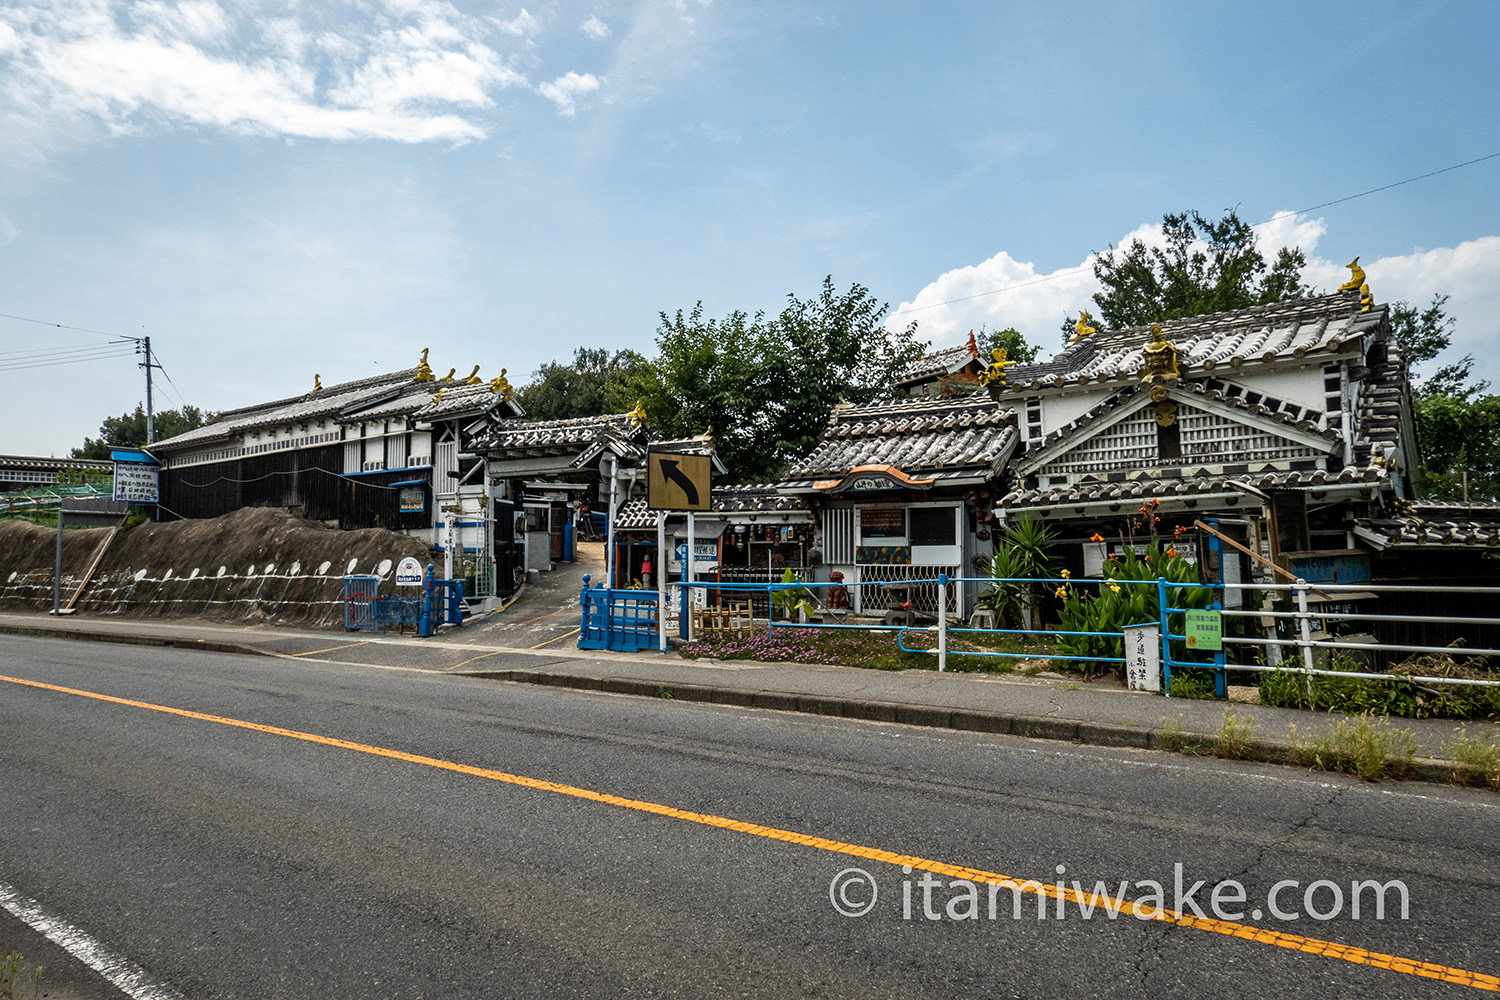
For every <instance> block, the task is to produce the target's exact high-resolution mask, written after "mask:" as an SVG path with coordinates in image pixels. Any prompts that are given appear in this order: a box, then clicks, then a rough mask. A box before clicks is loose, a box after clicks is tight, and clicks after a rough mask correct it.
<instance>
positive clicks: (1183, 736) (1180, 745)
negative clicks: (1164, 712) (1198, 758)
mask: <svg viewBox="0 0 1500 1000" xmlns="http://www.w3.org/2000/svg"><path fill="white" fill-rule="evenodd" d="M1161 746H1162V749H1163V750H1166V751H1168V752H1170V753H1198V752H1199V751H1200V750H1202V749H1203V740H1202V739H1200V738H1199V737H1197V736H1194V735H1192V734H1190V733H1184V732H1183V731H1182V716H1180V715H1179V716H1178V717H1177V718H1176V719H1165V718H1164V719H1162V720H1161Z"/></svg>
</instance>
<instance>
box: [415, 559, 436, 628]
mask: <svg viewBox="0 0 1500 1000" xmlns="http://www.w3.org/2000/svg"><path fill="white" fill-rule="evenodd" d="M432 577H433V567H432V563H428V564H427V576H426V577H425V578H424V579H423V580H422V617H421V619H420V620H418V622H417V634H418V635H419V636H421V637H422V638H424V639H425V638H427V637H428V636H430V635H432V632H433V628H432Z"/></svg>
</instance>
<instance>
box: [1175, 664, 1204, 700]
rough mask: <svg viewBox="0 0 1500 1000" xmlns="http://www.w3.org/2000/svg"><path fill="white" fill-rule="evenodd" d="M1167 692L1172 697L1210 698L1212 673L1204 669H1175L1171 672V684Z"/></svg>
mask: <svg viewBox="0 0 1500 1000" xmlns="http://www.w3.org/2000/svg"><path fill="white" fill-rule="evenodd" d="M1168 693H1169V694H1170V695H1171V696H1172V697H1173V698H1200V699H1204V698H1212V697H1213V696H1214V682H1213V675H1212V674H1210V673H1209V672H1208V671H1206V670H1190V669H1189V670H1182V669H1179V670H1175V671H1173V672H1172V685H1171V690H1170V691H1169V692H1168Z"/></svg>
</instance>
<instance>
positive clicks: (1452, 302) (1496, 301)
mask: <svg viewBox="0 0 1500 1000" xmlns="http://www.w3.org/2000/svg"><path fill="white" fill-rule="evenodd" d="M1327 229H1328V227H1327V224H1326V223H1325V222H1324V220H1323V219H1320V218H1308V217H1307V216H1299V215H1294V214H1293V213H1291V212H1279V213H1277V214H1276V215H1275V216H1274V217H1273V218H1272V219H1271V221H1269V222H1267V223H1264V224H1262V225H1260V226H1258V227H1257V230H1256V244H1257V246H1258V248H1259V249H1260V251H1261V253H1262V254H1263V255H1264V256H1265V257H1266V258H1267V260H1268V261H1269V260H1271V259H1272V258H1273V257H1274V255H1275V253H1276V251H1277V250H1279V249H1280V248H1281V247H1283V246H1292V247H1300V248H1301V249H1302V250H1303V252H1304V253H1305V254H1306V255H1307V259H1308V263H1307V267H1306V269H1305V270H1304V271H1303V278H1304V280H1306V281H1307V282H1309V283H1310V284H1312V285H1313V286H1314V287H1315V288H1318V289H1322V290H1325V291H1327V290H1331V289H1334V288H1337V287H1338V286H1339V285H1340V284H1341V283H1343V282H1344V281H1345V280H1346V279H1347V278H1348V276H1349V271H1348V269H1347V268H1346V267H1345V266H1344V264H1345V262H1343V261H1331V260H1327V259H1325V258H1322V257H1319V256H1317V255H1316V253H1315V251H1316V250H1317V246H1318V243H1319V241H1320V240H1321V239H1322V237H1323V236H1324V235H1325V234H1326V233H1327ZM1136 239H1139V240H1141V242H1143V243H1145V244H1146V245H1147V246H1160V245H1162V244H1163V242H1164V240H1163V236H1162V232H1161V226H1160V225H1159V224H1151V223H1147V224H1143V225H1141V226H1139V227H1137V228H1136V229H1134V230H1132V231H1131V232H1129V233H1127V234H1125V236H1124V237H1123V238H1121V239H1120V240H1119V241H1118V242H1117V243H1116V246H1122V247H1123V246H1128V245H1129V244H1130V243H1131V241H1133V240H1136ZM1360 265H1361V266H1362V267H1363V268H1364V270H1365V276H1366V278H1367V280H1368V281H1369V284H1370V289H1371V291H1372V293H1373V294H1374V296H1375V301H1376V302H1381V303H1390V302H1397V301H1403V300H1404V301H1407V302H1410V303H1412V304H1413V305H1417V306H1421V305H1425V304H1426V303H1427V302H1429V301H1431V299H1432V296H1433V295H1434V294H1439V295H1448V296H1450V298H1449V302H1448V307H1447V308H1448V314H1449V315H1450V316H1452V317H1455V318H1456V319H1457V321H1458V322H1457V326H1456V327H1455V329H1454V335H1453V345H1452V347H1451V348H1450V353H1449V355H1445V356H1443V357H1441V358H1439V359H1438V360H1439V363H1445V362H1447V361H1452V360H1455V359H1457V358H1458V357H1460V356H1462V355H1463V354H1466V353H1472V354H1473V355H1474V356H1475V358H1476V360H1477V362H1478V364H1477V366H1476V368H1477V370H1478V373H1479V374H1480V375H1481V376H1482V377H1484V378H1489V379H1491V380H1492V381H1494V382H1495V383H1496V384H1500V352H1496V351H1495V350H1494V345H1495V344H1496V343H1500V283H1497V282H1496V281H1495V275H1496V274H1500V236H1485V237H1481V238H1479V239H1475V240H1468V241H1465V242H1463V243H1460V244H1459V245H1458V246H1456V247H1447V248H1441V249H1436V250H1418V251H1414V252H1412V253H1410V254H1404V255H1394V256H1388V257H1376V258H1373V259H1368V258H1367V259H1363V260H1361V261H1360ZM1099 290H1100V285H1099V282H1098V281H1097V280H1096V279H1095V278H1094V273H1093V267H1092V258H1091V257H1090V258H1085V259H1084V260H1083V261H1082V262H1081V263H1080V264H1077V265H1074V266H1072V267H1065V268H1059V269H1057V270H1055V271H1050V272H1045V273H1043V272H1039V271H1038V270H1037V269H1036V266H1035V265H1034V264H1032V263H1030V262H1027V261H1021V260H1017V259H1016V258H1014V257H1012V256H1011V255H1010V253H1009V252H1007V251H1005V250H1001V251H1000V252H998V253H996V254H995V255H994V256H993V257H991V258H989V259H988V260H986V261H983V262H981V263H979V264H974V265H970V266H968V267H960V268H956V269H954V270H952V271H948V272H946V273H944V274H941V275H939V276H938V277H937V278H936V279H935V280H934V281H932V282H931V283H930V284H928V285H927V286H926V287H925V288H923V289H922V290H921V291H919V292H918V293H917V294H916V296H915V297H914V298H913V299H911V300H910V301H908V302H903V303H901V305H900V306H898V307H897V308H896V310H895V311H894V312H893V313H892V315H891V317H890V318H889V319H888V320H887V323H886V325H887V326H888V327H891V328H893V329H894V328H897V327H904V326H905V325H906V324H907V323H909V322H911V321H912V320H916V321H917V323H918V327H917V330H918V335H919V336H920V337H922V338H923V339H925V340H931V341H932V342H933V346H934V347H935V348H942V347H951V346H954V345H955V344H960V343H962V342H963V340H964V338H965V336H967V334H968V331H969V330H971V329H978V328H979V327H980V326H986V327H988V328H989V329H991V330H995V329H1003V328H1005V327H1008V326H1013V327H1015V328H1016V329H1018V330H1020V331H1021V332H1022V333H1023V334H1025V335H1026V337H1027V339H1029V340H1030V341H1031V342H1032V343H1035V344H1039V345H1041V346H1042V348H1043V353H1044V354H1047V353H1052V352H1055V351H1056V350H1057V349H1058V347H1059V346H1060V345H1061V342H1062V333H1061V325H1062V322H1063V318H1064V316H1066V315H1074V316H1076V315H1077V313H1078V310H1079V309H1081V308H1090V307H1091V306H1092V296H1093V294H1094V293H1095V292H1097V291H1099Z"/></svg>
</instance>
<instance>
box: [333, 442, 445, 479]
mask: <svg viewBox="0 0 1500 1000" xmlns="http://www.w3.org/2000/svg"><path fill="white" fill-rule="evenodd" d="M356 440H358V439H356ZM423 469H425V470H427V471H428V472H431V471H432V466H430V465H408V466H406V467H405V468H402V469H371V470H370V471H369V472H346V473H344V475H346V476H349V477H351V478H352V477H354V476H383V475H385V474H386V473H387V472H418V471H421V470H423ZM417 482H422V483H426V482H429V480H426V479H421V480H417ZM391 485H393V486H396V485H400V484H398V483H392V484H391Z"/></svg>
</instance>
